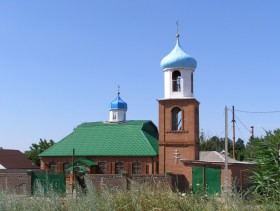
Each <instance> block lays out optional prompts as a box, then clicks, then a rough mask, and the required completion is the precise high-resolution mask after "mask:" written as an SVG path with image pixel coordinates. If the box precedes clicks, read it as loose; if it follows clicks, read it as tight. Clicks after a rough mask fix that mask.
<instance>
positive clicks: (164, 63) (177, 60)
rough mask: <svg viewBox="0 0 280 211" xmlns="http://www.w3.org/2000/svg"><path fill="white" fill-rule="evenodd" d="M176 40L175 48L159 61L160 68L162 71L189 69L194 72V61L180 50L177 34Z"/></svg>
mask: <svg viewBox="0 0 280 211" xmlns="http://www.w3.org/2000/svg"><path fill="white" fill-rule="evenodd" d="M176 38H177V42H176V45H175V48H174V49H173V50H172V51H171V52H170V53H169V54H168V55H167V56H165V57H164V58H163V59H162V60H161V63H160V66H161V68H162V69H163V70H164V69H166V68H188V69H189V68H190V69H193V70H194V69H195V68H196V66H197V63H196V60H195V59H194V58H193V57H191V56H190V55H188V54H187V53H186V52H185V51H184V50H183V49H182V47H181V45H180V42H179V34H177V35H176Z"/></svg>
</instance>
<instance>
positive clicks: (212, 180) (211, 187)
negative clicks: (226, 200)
mask: <svg viewBox="0 0 280 211" xmlns="http://www.w3.org/2000/svg"><path fill="white" fill-rule="evenodd" d="M205 185H206V191H207V194H209V195H215V194H219V193H220V192H221V168H213V167H211V168H210V167H206V168H205Z"/></svg>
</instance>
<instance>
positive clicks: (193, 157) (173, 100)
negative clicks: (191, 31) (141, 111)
mask: <svg viewBox="0 0 280 211" xmlns="http://www.w3.org/2000/svg"><path fill="white" fill-rule="evenodd" d="M196 67H197V62H196V60H195V59H194V58H193V57H191V56H190V55H188V54H187V53H186V52H185V51H184V50H183V49H182V47H181V45H180V42H179V34H177V35H176V45H175V47H174V49H173V50H172V51H171V52H170V53H169V54H168V55H167V56H166V57H164V58H163V59H162V61H161V68H162V70H163V74H164V98H162V99H159V100H158V103H159V123H158V129H157V127H156V126H155V125H154V124H153V123H152V122H151V121H144V120H130V121H127V120H126V112H127V104H126V103H125V102H124V101H123V100H122V99H121V98H120V93H119V92H118V96H117V98H116V99H115V100H114V101H113V102H112V103H111V104H110V109H109V121H105V122H89V123H84V124H81V125H79V126H78V127H77V128H76V129H75V130H74V131H73V132H72V133H71V134H69V135H68V136H66V137H65V138H63V139H62V140H61V141H59V142H58V143H57V144H55V145H54V146H52V147H51V148H49V149H48V150H46V151H45V152H43V153H42V154H40V156H41V168H42V169H47V168H52V169H54V170H56V171H57V172H58V173H63V172H64V171H65V170H67V169H68V168H69V165H70V164H71V160H72V154H73V149H75V159H76V161H75V165H82V166H84V167H85V168H86V171H87V172H88V173H92V174H120V173H121V172H122V171H125V172H126V173H128V174H129V175H131V174H166V173H169V174H173V175H182V176H183V177H184V178H185V179H184V180H185V181H184V183H185V184H186V186H187V187H188V186H190V185H192V186H195V185H196V184H198V183H203V184H205V185H206V186H207V185H208V186H209V188H212V189H213V191H215V192H219V191H220V187H221V186H222V185H223V183H224V180H223V175H224V169H225V165H224V163H225V162H224V160H225V156H224V155H223V154H221V153H218V152H213V151H212V152H199V102H198V101H197V100H196V99H195V97H194V71H195V69H196ZM250 165H251V164H250V163H246V162H240V161H236V160H233V159H229V166H228V173H229V183H231V182H233V180H231V179H235V178H238V179H240V175H241V173H242V171H244V170H245V169H246V168H248V166H250Z"/></svg>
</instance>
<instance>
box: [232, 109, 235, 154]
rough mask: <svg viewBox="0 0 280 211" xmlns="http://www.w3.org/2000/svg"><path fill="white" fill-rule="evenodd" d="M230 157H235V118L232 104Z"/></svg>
mask: <svg viewBox="0 0 280 211" xmlns="http://www.w3.org/2000/svg"><path fill="white" fill-rule="evenodd" d="M232 158H233V159H235V118H234V106H232Z"/></svg>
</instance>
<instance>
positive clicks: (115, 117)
mask: <svg viewBox="0 0 280 211" xmlns="http://www.w3.org/2000/svg"><path fill="white" fill-rule="evenodd" d="M115 119H117V115H116V113H115V112H114V113H113V120H115Z"/></svg>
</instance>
